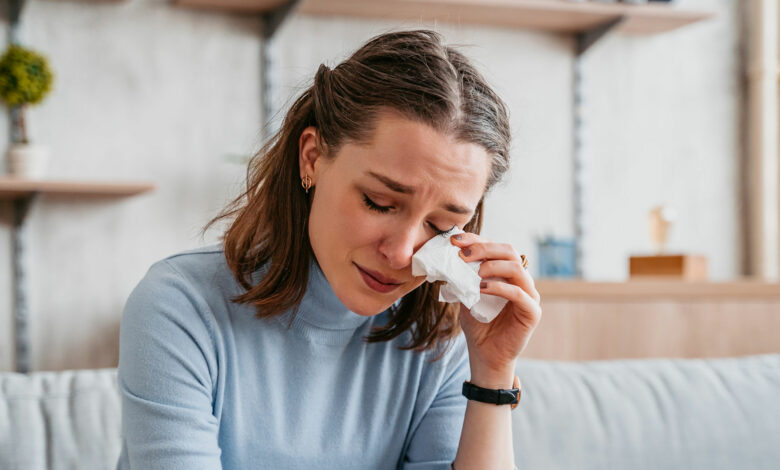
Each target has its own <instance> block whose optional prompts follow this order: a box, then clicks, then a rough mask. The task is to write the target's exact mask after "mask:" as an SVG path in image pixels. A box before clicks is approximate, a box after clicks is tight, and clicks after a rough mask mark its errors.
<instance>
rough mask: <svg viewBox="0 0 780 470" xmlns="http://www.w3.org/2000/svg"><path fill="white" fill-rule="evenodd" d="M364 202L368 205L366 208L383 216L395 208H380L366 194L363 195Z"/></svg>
mask: <svg viewBox="0 0 780 470" xmlns="http://www.w3.org/2000/svg"><path fill="white" fill-rule="evenodd" d="M363 202H364V203H365V204H366V207H368V208H369V209H371V210H372V211H377V212H379V213H381V214H386V213H387V212H389V211H390V209H392V208H393V207H392V206H380V205H379V204H377V203H375V202H374V201H372V200H371V199H369V197H368V196H366V195H365V194H364V195H363Z"/></svg>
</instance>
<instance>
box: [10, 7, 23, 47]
mask: <svg viewBox="0 0 780 470" xmlns="http://www.w3.org/2000/svg"><path fill="white" fill-rule="evenodd" d="M6 7H7V12H8V36H9V39H10V41H11V44H19V41H20V38H19V17H21V16H22V10H23V9H24V0H6Z"/></svg>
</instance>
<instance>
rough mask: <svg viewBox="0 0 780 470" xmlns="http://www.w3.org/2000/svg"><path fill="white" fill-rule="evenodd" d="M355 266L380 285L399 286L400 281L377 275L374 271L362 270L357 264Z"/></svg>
mask: <svg viewBox="0 0 780 470" xmlns="http://www.w3.org/2000/svg"><path fill="white" fill-rule="evenodd" d="M355 266H357V267H358V269H362V270H363V271H364V272H365V273H366V274H368V275H369V276H371V277H373V278H374V279H376V280H377V281H379V282H381V283H382V284H395V285H399V284H401V281H398V280H396V279H393V278H392V277H387V276H384V275H382V274H381V273H378V272H376V271H372V270H370V269H367V268H364V267H363V266H360V265H359V264H357V263H355Z"/></svg>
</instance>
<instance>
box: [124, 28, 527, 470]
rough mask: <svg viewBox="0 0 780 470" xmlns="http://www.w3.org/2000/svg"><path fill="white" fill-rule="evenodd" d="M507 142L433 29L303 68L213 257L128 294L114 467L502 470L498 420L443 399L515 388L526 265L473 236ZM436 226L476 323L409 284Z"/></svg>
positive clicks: (228, 213) (202, 253) (502, 430)
mask: <svg viewBox="0 0 780 470" xmlns="http://www.w3.org/2000/svg"><path fill="white" fill-rule="evenodd" d="M509 140H510V134H509V124H508V119H507V113H506V109H505V106H504V104H503V103H502V102H501V100H500V99H499V98H498V97H497V96H496V95H495V93H494V92H493V91H492V90H491V89H490V87H489V86H488V85H487V84H486V83H485V80H484V79H483V78H482V77H481V76H480V74H479V73H477V71H476V70H475V69H474V68H473V66H471V65H470V64H469V63H468V61H467V60H466V58H465V57H464V56H463V55H461V54H460V53H458V52H457V51H455V50H453V49H452V48H450V47H446V46H444V45H442V42H441V38H440V37H439V35H438V34H436V33H434V32H430V31H410V32H399V33H391V34H384V35H381V36H378V37H376V38H374V39H372V40H371V41H369V42H368V43H367V44H366V45H364V46H363V47H362V48H361V49H359V50H358V51H357V52H356V53H355V54H354V55H352V56H351V57H350V58H349V59H348V60H346V61H345V62H344V63H342V64H340V65H339V66H338V67H336V68H335V69H333V70H330V69H328V68H327V67H325V66H320V68H319V70H318V71H317V74H316V76H315V78H314V84H313V85H312V86H311V88H309V89H308V90H306V91H305V92H304V93H303V94H302V95H301V96H300V97H299V98H298V99H297V101H296V102H295V103H294V104H293V105H292V107H291V109H290V110H289V112H288V113H287V116H286V118H285V120H284V123H283V125H282V128H281V130H280V131H279V132H278V133H277V135H276V136H275V137H274V139H273V140H272V141H271V142H270V143H269V144H268V145H267V146H266V147H265V148H264V149H263V150H261V152H260V153H259V154H258V155H257V156H256V157H255V158H254V159H253V161H252V162H251V163H250V166H249V169H248V173H247V189H246V191H245V193H244V194H242V195H241V196H239V197H238V198H236V199H235V200H234V201H233V202H232V204H231V205H230V206H228V207H227V208H226V209H225V210H224V211H223V212H222V213H221V214H220V215H219V216H218V217H217V218H215V219H214V220H212V221H211V222H210V223H209V225H207V228H208V226H210V225H211V224H213V223H214V222H216V221H218V220H222V219H227V218H229V219H231V220H232V222H231V224H230V226H229V228H228V229H227V231H226V233H225V235H224V237H223V240H222V241H223V242H222V243H221V244H220V245H219V246H215V247H209V248H204V249H198V250H193V251H189V252H185V253H180V254H178V255H175V256H171V257H169V258H167V259H165V260H163V261H160V262H158V263H156V264H155V265H153V266H152V268H151V269H150V270H149V272H148V273H147V275H146V276H145V277H144V279H143V280H142V281H141V282H140V283H139V285H138V286H137V287H136V289H135V290H134V291H133V293H132V294H131V296H130V298H129V300H128V302H127V306H126V308H125V312H124V316H123V318H122V326H121V338H120V360H119V382H120V388H121V391H122V400H123V449H122V455H121V457H120V462H119V468H139V469H155V468H165V469H172V468H181V469H194V468H197V469H216V468H225V469H245V468H269V469H297V468H301V469H303V468H306V469H374V468H404V469H434V468H450V467H451V466H453V465H454V467H455V468H457V469H458V470H461V469H470V468H479V469H500V468H506V469H511V468H512V467H513V463H512V462H513V460H514V459H513V453H512V440H511V424H510V409H511V407H510V406H505V405H496V404H488V403H484V402H481V401H477V397H476V395H473V394H472V399H469V400H467V399H466V398H464V396H463V395H462V394H461V392H462V388H463V384H464V381H466V380H468V381H469V382H470V383H471V384H473V385H474V386H476V387H481V388H482V389H487V390H488V393H491V392H489V391H490V390H508V389H512V388H513V386H515V387H516V386H517V383H516V382H515V381H514V379H515V376H514V365H515V358H516V357H517V356H518V354H519V353H520V352H521V351H522V350H523V348H524V347H525V345H526V343H527V342H528V340H529V338H530V336H531V334H532V331H533V330H534V328H535V326H536V325H537V323H538V321H539V319H540V317H541V309H540V307H539V294H538V292H537V291H536V289H535V288H534V283H533V280H532V278H531V276H530V275H529V274H528V272H527V271H526V270H525V269H524V267H523V264H524V263H525V258H524V257H519V256H518V255H517V254H516V252H515V250H514V249H513V248H512V247H511V246H509V245H505V244H499V243H493V242H491V241H489V240H487V239H485V238H482V237H480V236H479V235H477V234H478V233H479V228H480V225H481V221H482V205H483V200H484V197H485V193H486V192H487V191H488V189H490V188H491V187H492V186H493V185H494V184H495V183H496V182H497V181H498V180H499V178H500V177H501V175H502V174H503V173H504V172H505V171H506V169H507V166H508V158H509V152H508V147H509ZM453 226H458V227H460V228H463V229H464V230H465V231H466V232H467V233H463V234H461V235H456V236H454V237H453V238H452V243H453V244H455V245H456V246H458V247H460V248H461V250H460V255H461V256H462V257H463V259H464V260H466V261H475V260H479V261H483V263H482V265H481V267H480V271H479V274H480V276H481V277H482V278H485V279H492V280H488V281H483V282H482V284H481V292H483V293H487V294H494V295H498V296H501V297H504V298H506V299H508V301H509V302H508V303H507V305H506V307H505V308H504V309H503V310H502V311H501V313H500V314H499V316H498V317H497V318H496V319H495V320H494V321H493V322H492V323H489V324H483V323H479V322H477V321H476V320H474V318H473V317H472V316H471V315H470V314H469V312H468V310H467V309H465V308H464V307H463V306H462V305H455V304H445V303H440V302H438V300H437V299H438V287H439V286H438V285H436V284H429V283H424V277H415V276H413V275H412V273H411V258H412V255H413V254H414V252H415V251H416V250H417V249H418V248H420V247H421V246H422V245H423V244H424V243H425V242H426V241H428V240H429V239H431V238H432V237H434V236H436V235H437V234H441V233H443V232H445V231H447V230H449V229H450V228H451V227H453ZM461 331H462V332H463V333H464V334H465V336H464V334H461ZM469 390H475V389H474V388H471V389H469ZM496 393H499V392H496ZM501 393H503V394H504V395H506V394H507V392H501ZM515 395H516V391H515V392H514V395H513V394H511V393H510V398H513V397H514V396H515ZM461 431H462V432H461Z"/></svg>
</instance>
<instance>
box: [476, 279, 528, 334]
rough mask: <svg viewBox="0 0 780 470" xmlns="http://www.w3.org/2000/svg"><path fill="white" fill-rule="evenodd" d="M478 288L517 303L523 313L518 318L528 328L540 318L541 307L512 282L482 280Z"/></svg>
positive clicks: (482, 291)
mask: <svg viewBox="0 0 780 470" xmlns="http://www.w3.org/2000/svg"><path fill="white" fill-rule="evenodd" d="M483 286H484V287H483ZM479 290H480V292H481V293H484V294H491V295H496V296H498V297H503V298H505V299H507V300H508V301H510V302H513V303H514V304H515V305H517V306H518V307H519V309H520V310H521V311H522V312H523V314H524V315H522V318H520V320H521V321H523V323H525V324H526V325H527V326H529V328H534V327H535V326H536V325H537V324H538V323H539V320H541V318H542V307H541V306H540V305H539V303H538V302H536V301H535V300H534V299H533V298H531V296H530V295H528V293H527V292H526V291H524V290H523V289H521V288H520V287H518V286H516V285H514V284H508V283H506V282H503V281H497V280H489V281H482V282H481V283H480V289H479Z"/></svg>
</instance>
